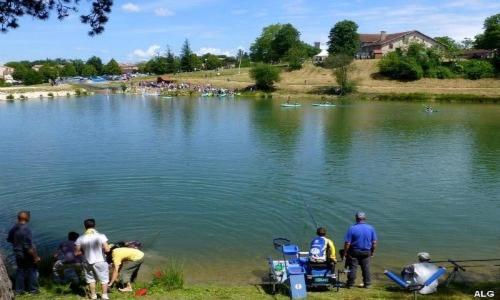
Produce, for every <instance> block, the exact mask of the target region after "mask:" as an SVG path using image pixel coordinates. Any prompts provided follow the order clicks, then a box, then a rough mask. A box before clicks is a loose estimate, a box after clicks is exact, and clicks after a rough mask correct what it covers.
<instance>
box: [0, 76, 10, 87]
mask: <svg viewBox="0 0 500 300" xmlns="http://www.w3.org/2000/svg"><path fill="white" fill-rule="evenodd" d="M8 86H11V84H10V83H7V82H5V80H4V79H3V78H0V87H8Z"/></svg>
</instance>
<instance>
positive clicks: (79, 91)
mask: <svg viewBox="0 0 500 300" xmlns="http://www.w3.org/2000/svg"><path fill="white" fill-rule="evenodd" d="M75 95H76V96H77V97H79V96H81V95H82V90H80V89H76V90H75Z"/></svg>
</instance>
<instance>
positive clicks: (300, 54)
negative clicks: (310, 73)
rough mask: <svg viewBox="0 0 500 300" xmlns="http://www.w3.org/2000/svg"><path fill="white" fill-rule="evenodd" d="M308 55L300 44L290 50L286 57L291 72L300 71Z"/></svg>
mask: <svg viewBox="0 0 500 300" xmlns="http://www.w3.org/2000/svg"><path fill="white" fill-rule="evenodd" d="M307 55H308V54H307V50H306V49H305V48H304V47H302V45H300V44H299V45H297V46H294V47H293V48H291V49H290V50H288V53H287V56H286V60H287V61H288V68H289V69H290V70H300V69H301V68H302V64H303V63H304V60H305V58H306V57H307Z"/></svg>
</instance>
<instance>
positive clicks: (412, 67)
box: [379, 52, 424, 80]
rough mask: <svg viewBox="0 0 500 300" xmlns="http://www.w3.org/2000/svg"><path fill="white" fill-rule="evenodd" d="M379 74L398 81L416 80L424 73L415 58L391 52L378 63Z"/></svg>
mask: <svg viewBox="0 0 500 300" xmlns="http://www.w3.org/2000/svg"><path fill="white" fill-rule="evenodd" d="M379 70H380V73H381V74H383V75H385V76H387V77H389V78H392V79H398V80H418V79H420V78H422V76H423V74H424V71H423V69H422V67H421V66H420V65H419V64H418V62H417V61H416V59H415V58H413V57H410V56H403V55H402V54H399V53H398V52H391V53H389V54H387V55H386V56H384V58H382V60H380V62H379Z"/></svg>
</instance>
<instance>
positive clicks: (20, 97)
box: [19, 95, 28, 100]
mask: <svg viewBox="0 0 500 300" xmlns="http://www.w3.org/2000/svg"><path fill="white" fill-rule="evenodd" d="M19 99H22V100H26V99H28V97H26V96H24V95H21V96H19Z"/></svg>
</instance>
